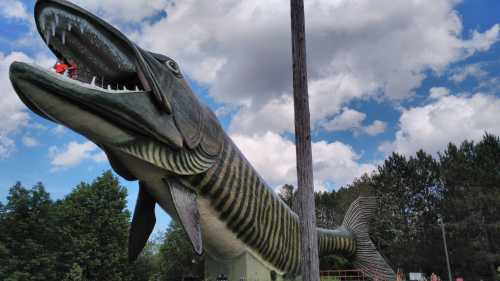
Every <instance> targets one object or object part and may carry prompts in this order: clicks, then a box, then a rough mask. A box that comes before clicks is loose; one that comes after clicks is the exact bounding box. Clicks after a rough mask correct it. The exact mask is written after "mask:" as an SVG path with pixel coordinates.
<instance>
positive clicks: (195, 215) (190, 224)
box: [165, 180, 203, 255]
mask: <svg viewBox="0 0 500 281" xmlns="http://www.w3.org/2000/svg"><path fill="white" fill-rule="evenodd" d="M165 182H166V183H167V184H168V185H169V186H170V194H171V196H172V201H173V203H174V206H175V209H176V211H177V218H178V219H179V222H180V224H181V225H182V227H183V228H184V230H185V231H186V234H187V236H188V237H189V240H190V241H191V244H192V245H193V249H194V251H195V252H196V253H197V254H198V255H201V254H202V253H203V243H202V238H201V226H200V213H199V211H198V204H197V203H196V194H195V193H193V192H191V191H190V190H188V189H187V188H186V187H184V186H183V185H182V184H181V183H180V182H178V181H175V180H165Z"/></svg>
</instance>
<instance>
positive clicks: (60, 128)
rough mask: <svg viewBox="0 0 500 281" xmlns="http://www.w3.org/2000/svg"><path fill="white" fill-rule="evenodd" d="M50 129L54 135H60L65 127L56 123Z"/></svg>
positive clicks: (64, 130)
mask: <svg viewBox="0 0 500 281" xmlns="http://www.w3.org/2000/svg"><path fill="white" fill-rule="evenodd" d="M51 131H52V133H53V134H54V135H57V136H62V135H64V133H65V132H66V127H64V126H63V125H60V124H58V125H56V126H55V127H54V128H53V129H52V130H51Z"/></svg>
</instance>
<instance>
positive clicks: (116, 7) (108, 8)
mask: <svg viewBox="0 0 500 281" xmlns="http://www.w3.org/2000/svg"><path fill="white" fill-rule="evenodd" d="M73 2H75V3H76V4H78V5H80V6H82V7H84V8H85V9H88V10H91V11H93V12H97V13H99V14H101V15H103V16H104V17H106V18H108V19H111V20H116V21H131V20H132V21H140V20H142V19H144V18H147V17H150V16H153V15H155V14H156V13H158V12H160V11H162V9H164V8H165V6H167V4H168V2H169V1H168V0H134V1H123V0H75V1H73Z"/></svg>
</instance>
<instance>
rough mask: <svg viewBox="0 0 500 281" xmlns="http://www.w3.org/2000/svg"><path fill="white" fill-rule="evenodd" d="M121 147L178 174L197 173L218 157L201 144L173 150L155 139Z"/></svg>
mask: <svg viewBox="0 0 500 281" xmlns="http://www.w3.org/2000/svg"><path fill="white" fill-rule="evenodd" d="M120 149H121V150H122V151H124V152H125V153H127V154H130V155H132V156H134V157H137V158H139V159H142V160H144V161H146V162H149V163H151V164H153V165H155V166H157V167H160V168H164V169H166V170H167V171H169V172H172V173H174V174H177V175H196V174H199V173H203V172H205V171H207V170H208V169H210V168H211V167H212V166H213V165H214V164H215V161H216V159H217V157H216V156H211V155H208V154H207V153H206V152H205V151H204V150H203V149H202V148H201V147H200V146H198V147H197V148H195V149H181V150H173V149H170V148H169V147H168V146H166V145H163V144H161V143H159V142H155V141H134V142H131V143H127V144H123V145H121V146H120Z"/></svg>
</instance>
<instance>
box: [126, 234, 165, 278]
mask: <svg viewBox="0 0 500 281" xmlns="http://www.w3.org/2000/svg"><path fill="white" fill-rule="evenodd" d="M130 277H131V278H130V279H131V280H134V281H156V280H161V279H160V254H159V244H157V243H156V242H155V241H150V242H148V243H147V244H146V247H145V248H144V250H142V253H141V254H140V255H139V257H138V258H137V260H136V261H135V262H134V263H133V264H131V265H130Z"/></svg>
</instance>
